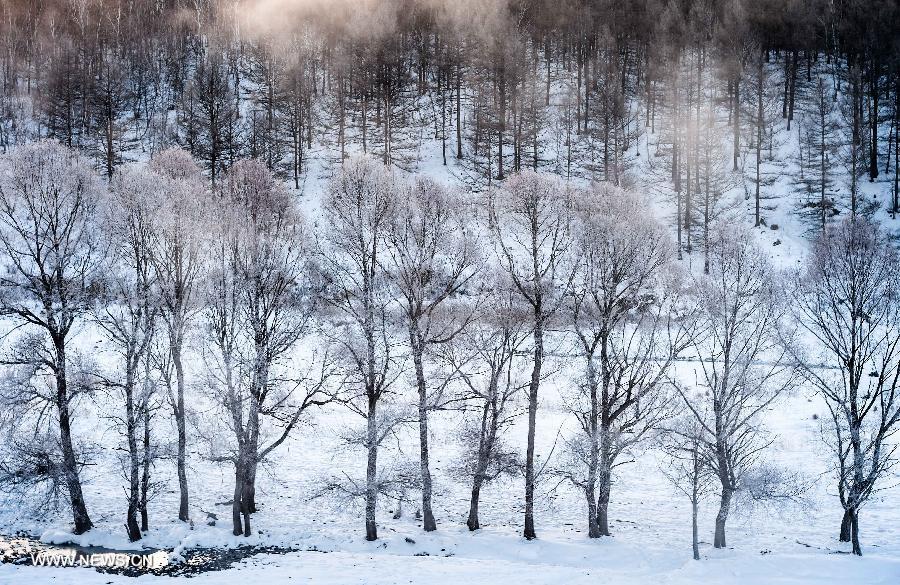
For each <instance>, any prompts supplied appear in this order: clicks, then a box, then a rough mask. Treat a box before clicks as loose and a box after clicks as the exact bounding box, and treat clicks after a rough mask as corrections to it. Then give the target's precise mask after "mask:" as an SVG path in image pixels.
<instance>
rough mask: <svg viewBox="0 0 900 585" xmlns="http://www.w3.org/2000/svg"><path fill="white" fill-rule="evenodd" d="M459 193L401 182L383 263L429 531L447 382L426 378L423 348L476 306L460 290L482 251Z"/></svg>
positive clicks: (449, 332) (447, 335)
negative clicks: (403, 344)
mask: <svg viewBox="0 0 900 585" xmlns="http://www.w3.org/2000/svg"><path fill="white" fill-rule="evenodd" d="M463 211H464V209H463V207H462V202H461V201H460V199H459V198H458V197H457V196H456V195H455V194H454V193H452V192H450V191H448V190H446V189H444V188H443V187H441V186H440V185H438V184H437V183H435V182H434V181H431V180H430V179H426V178H419V179H416V180H415V181H414V182H413V183H412V184H410V185H409V186H408V187H407V188H401V197H400V200H398V202H397V208H396V211H395V213H394V215H393V221H392V223H391V226H390V232H389V234H388V237H387V243H388V245H387V247H386V251H387V254H386V256H387V259H386V261H385V264H386V266H387V270H388V272H389V278H390V279H391V282H392V283H393V285H394V287H395V288H396V290H397V293H398V297H399V300H400V304H401V306H402V310H403V314H404V317H405V321H406V328H407V331H408V334H409V346H410V350H411V356H412V361H413V367H414V369H415V377H416V389H417V391H418V395H419V396H418V399H419V404H418V412H419V457H420V462H421V472H422V515H423V525H424V528H425V531H426V532H430V531H433V530H436V529H437V525H436V523H435V520H434V513H433V512H432V509H431V497H432V481H431V471H430V469H429V462H428V455H429V453H428V412H429V411H430V410H433V409H434V408H435V407H436V406H437V405H436V404H435V401H437V402H440V397H439V396H435V395H434V393H435V391H436V390H437V389H438V388H443V387H445V384H440V383H437V382H436V381H432V380H427V379H426V373H425V364H424V359H425V354H426V353H427V352H428V350H429V348H430V347H432V346H435V345H439V344H443V343H447V342H448V341H451V340H452V339H453V338H454V337H455V336H456V335H457V334H458V333H459V332H460V330H462V329H463V328H464V327H465V326H466V324H467V323H468V321H469V319H470V317H471V315H472V309H471V308H470V307H468V306H467V305H469V304H470V303H468V302H467V301H466V300H465V299H463V300H460V299H459V298H458V297H459V293H460V291H461V290H462V289H463V288H464V287H465V286H466V285H467V284H468V283H469V282H470V281H471V279H472V277H473V276H474V275H475V274H476V273H477V271H478V265H479V254H478V249H477V244H476V241H475V239H474V238H473V235H472V233H471V232H472V230H471V229H470V228H467V227H466V218H465V217H464V215H463Z"/></svg>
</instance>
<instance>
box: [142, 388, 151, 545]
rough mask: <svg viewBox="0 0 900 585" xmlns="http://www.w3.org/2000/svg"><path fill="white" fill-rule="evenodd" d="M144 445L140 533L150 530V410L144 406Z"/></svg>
mask: <svg viewBox="0 0 900 585" xmlns="http://www.w3.org/2000/svg"><path fill="white" fill-rule="evenodd" d="M143 422H144V444H143V461H142V462H141V464H142V467H143V469H142V473H141V531H142V532H147V531H148V530H149V529H150V519H149V515H148V512H147V497H148V492H149V491H150V408H149V406H148V405H144V416H143Z"/></svg>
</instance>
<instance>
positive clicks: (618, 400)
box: [566, 184, 684, 538]
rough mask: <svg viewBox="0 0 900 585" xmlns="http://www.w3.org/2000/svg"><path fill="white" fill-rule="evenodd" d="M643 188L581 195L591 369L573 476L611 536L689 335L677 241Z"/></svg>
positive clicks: (584, 342)
mask: <svg viewBox="0 0 900 585" xmlns="http://www.w3.org/2000/svg"><path fill="white" fill-rule="evenodd" d="M644 208H645V204H644V202H643V201H642V200H641V199H640V197H637V196H636V195H634V194H632V193H629V192H626V191H624V190H622V189H619V188H616V187H613V186H612V185H607V184H604V185H598V186H595V187H593V188H591V189H590V190H588V191H587V192H585V193H583V194H581V196H580V197H578V198H577V199H576V204H575V209H576V212H575V215H576V218H577V221H576V226H577V227H576V228H575V230H574V232H575V237H574V238H573V241H574V247H575V248H576V249H577V254H578V261H577V264H576V270H575V277H574V279H573V284H572V288H571V293H570V300H569V301H568V303H567V306H566V316H567V319H568V320H569V324H570V328H571V331H572V333H573V334H574V337H575V338H576V340H577V342H576V347H577V352H578V355H579V357H580V358H581V360H582V361H583V363H584V374H583V376H582V377H581V379H580V380H579V383H578V391H577V392H576V396H575V398H574V400H572V401H571V402H570V404H569V408H570V409H571V410H572V411H573V413H574V414H575V417H576V418H577V419H578V423H579V426H580V430H581V432H580V433H579V434H578V435H577V436H576V437H575V438H573V439H572V440H570V442H569V448H570V452H571V455H572V456H573V458H574V460H575V465H574V468H573V469H570V470H568V476H569V479H570V480H572V481H573V482H574V483H575V484H576V485H578V486H579V487H580V488H581V489H583V490H584V493H585V496H586V498H587V500H588V535H589V536H590V537H591V538H597V537H599V536H609V534H610V532H609V520H608V507H609V497H610V491H611V488H612V475H613V471H614V469H615V468H616V467H618V466H619V465H621V464H622V461H620V459H621V456H622V455H627V454H628V453H629V452H631V451H633V449H634V448H635V447H637V446H638V445H639V443H640V442H641V441H642V440H644V439H646V438H647V437H648V436H649V434H650V433H651V432H652V431H653V430H654V429H655V428H656V426H657V424H658V423H659V422H660V420H661V419H662V418H664V417H665V416H666V411H667V409H666V404H667V402H668V400H667V397H666V389H667V388H666V387H667V384H666V381H667V374H668V368H669V365H670V364H671V362H672V359H673V357H674V356H675V355H676V352H677V350H678V348H679V345H680V344H682V343H683V342H684V340H683V339H681V337H682V336H683V335H682V334H680V333H679V332H678V331H677V330H678V329H679V328H678V327H676V326H675V325H674V322H673V320H672V318H671V317H670V315H671V314H672V310H673V303H674V296H675V295H674V292H675V289H674V287H673V286H672V285H671V284H670V283H669V282H668V279H669V278H670V277H671V276H672V272H671V270H672V266H671V265H670V264H671V262H672V261H673V260H674V254H673V253H672V248H673V246H672V245H671V242H670V241H669V238H668V236H667V234H666V231H665V229H664V228H663V227H662V226H661V225H659V224H657V223H656V222H655V221H654V220H653V219H652V218H648V217H647V216H646V214H645V213H644Z"/></svg>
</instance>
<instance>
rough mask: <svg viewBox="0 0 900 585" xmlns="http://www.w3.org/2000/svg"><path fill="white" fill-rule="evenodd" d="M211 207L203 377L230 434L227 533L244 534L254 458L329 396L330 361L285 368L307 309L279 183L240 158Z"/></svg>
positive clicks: (297, 223) (301, 245) (302, 232)
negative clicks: (304, 368)
mask: <svg viewBox="0 0 900 585" xmlns="http://www.w3.org/2000/svg"><path fill="white" fill-rule="evenodd" d="M215 217H216V219H217V224H218V227H217V229H216V234H215V243H214V246H213V249H212V251H211V252H212V257H213V258H214V260H212V261H211V262H210V264H211V265H210V268H209V278H208V283H207V287H206V288H207V291H206V302H205V303H204V305H205V307H206V309H205V310H204V321H205V327H204V329H205V332H206V337H207V339H208V341H209V346H210V347H209V350H208V351H207V352H206V355H205V357H206V363H207V365H208V371H209V379H208V381H207V383H208V385H209V386H211V391H212V394H213V396H214V397H215V399H216V402H217V403H218V404H220V405H221V406H222V408H223V410H224V417H223V418H224V424H225V426H227V427H230V430H231V432H232V434H233V436H234V442H233V443H231V444H230V445H228V446H227V447H226V451H227V455H226V456H224V458H225V459H228V460H230V461H231V463H232V464H233V465H234V469H235V485H234V500H233V503H232V521H233V533H234V534H235V535H241V534H243V535H244V536H250V534H251V527H250V514H251V513H253V512H255V511H256V478H257V469H258V466H259V464H260V463H261V462H263V461H264V460H265V459H266V458H267V457H268V456H270V454H271V453H272V452H273V451H274V450H275V449H277V448H278V447H279V446H280V445H281V444H282V443H284V441H285V440H286V439H287V438H288V436H289V434H290V432H291V431H292V430H293V429H294V428H295V427H296V426H297V424H298V422H299V421H300V418H301V416H302V415H303V414H304V412H306V411H307V410H308V409H309V408H311V407H313V406H321V405H322V404H325V403H326V402H327V401H328V400H329V396H328V395H327V394H326V393H325V392H324V391H323V389H324V384H325V381H326V380H327V378H328V374H329V372H330V369H329V367H328V363H327V360H323V361H322V362H321V364H318V363H316V365H315V366H313V367H310V368H308V369H309V370H310V372H309V373H304V374H303V375H302V376H300V377H298V378H295V377H292V376H290V374H289V373H290V370H289V369H288V368H287V360H288V358H290V357H293V356H294V353H293V352H294V350H295V349H296V348H297V346H298V344H299V342H300V341H301V340H302V339H303V337H304V336H305V335H306V334H307V333H308V330H309V321H310V319H311V316H312V312H313V309H314V305H313V299H312V297H311V293H312V290H311V286H310V282H311V281H310V279H309V263H308V257H309V252H310V246H309V244H310V237H309V236H310V233H309V230H308V228H307V226H306V223H305V222H304V220H303V218H302V216H300V214H299V212H298V211H297V210H296V209H295V207H294V205H293V203H292V202H291V199H290V197H289V195H288V193H287V191H286V190H285V189H284V188H283V187H282V186H281V185H280V184H278V183H277V182H276V180H275V178H274V177H273V176H272V174H271V173H270V172H269V170H268V169H267V168H266V166H265V165H264V164H263V163H262V162H261V161H255V160H254V161H251V160H244V161H239V162H238V163H236V164H235V165H233V166H232V167H231V168H230V169H229V171H228V173H227V174H226V176H225V178H224V180H223V181H222V189H221V196H220V198H219V199H218V201H217V204H216V206H215ZM311 361H312V360H311ZM316 361H318V360H316ZM320 365H321V367H319V366H320Z"/></svg>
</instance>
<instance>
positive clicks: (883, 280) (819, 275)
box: [793, 216, 900, 555]
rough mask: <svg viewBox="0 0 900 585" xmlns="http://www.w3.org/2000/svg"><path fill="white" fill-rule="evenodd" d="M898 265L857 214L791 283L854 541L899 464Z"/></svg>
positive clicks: (847, 532)
mask: <svg viewBox="0 0 900 585" xmlns="http://www.w3.org/2000/svg"><path fill="white" fill-rule="evenodd" d="M898 274H900V261H898V258H897V252H896V250H895V249H894V246H893V244H892V243H891V241H890V240H889V237H888V236H887V234H885V233H884V232H883V231H882V230H881V229H879V228H878V227H877V226H875V225H873V224H871V223H869V222H868V221H867V220H865V219H864V218H862V217H859V216H857V217H856V218H855V219H854V218H847V219H845V220H844V221H843V222H841V223H840V224H838V225H835V226H830V227H828V228H827V229H826V230H825V232H824V233H823V234H822V235H821V236H820V237H819V239H818V240H817V241H816V243H815V244H814V247H813V250H812V254H811V255H810V257H809V259H808V260H807V262H806V265H805V266H804V268H803V269H802V270H800V271H798V272H797V274H796V275H795V279H794V283H793V284H794V287H793V290H794V291H795V294H794V297H793V298H794V303H793V307H794V309H795V314H796V316H797V317H798V319H797V322H798V323H799V324H800V325H801V326H802V327H803V329H804V330H805V331H807V332H808V333H809V334H810V335H811V339H812V340H814V343H813V346H812V347H810V348H808V349H807V351H805V352H801V351H798V353H797V358H798V361H799V363H800V368H801V371H802V374H803V376H804V378H805V379H806V380H807V381H808V382H809V383H810V384H811V385H812V386H813V387H814V388H815V389H816V390H817V391H818V393H819V395H820V396H822V398H823V399H824V400H825V404H826V406H827V407H828V413H829V415H830V417H829V418H828V420H827V421H825V422H823V436H824V437H825V438H826V443H827V444H828V446H829V447H830V449H831V451H832V452H833V454H834V460H833V461H834V469H835V472H836V474H837V484H838V485H837V487H838V496H839V497H840V501H841V505H842V506H843V508H844V518H843V521H842V522H841V532H840V540H841V541H844V542H846V541H850V542H852V546H853V553H854V554H857V555H861V554H862V549H861V548H860V544H859V512H860V509H861V508H862V507H863V506H864V505H865V504H866V502H867V501H868V500H869V499H870V498H871V496H872V494H874V493H875V492H877V491H878V489H879V486H878V482H879V480H880V479H881V478H883V477H884V476H885V475H886V474H887V473H888V472H889V471H890V469H891V468H892V467H893V465H894V464H895V463H896V458H895V453H896V449H897V446H896V444H894V443H892V442H891V437H892V436H893V434H894V433H895V432H896V431H897V429H898V428H900V385H898V382H900V278H898Z"/></svg>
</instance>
